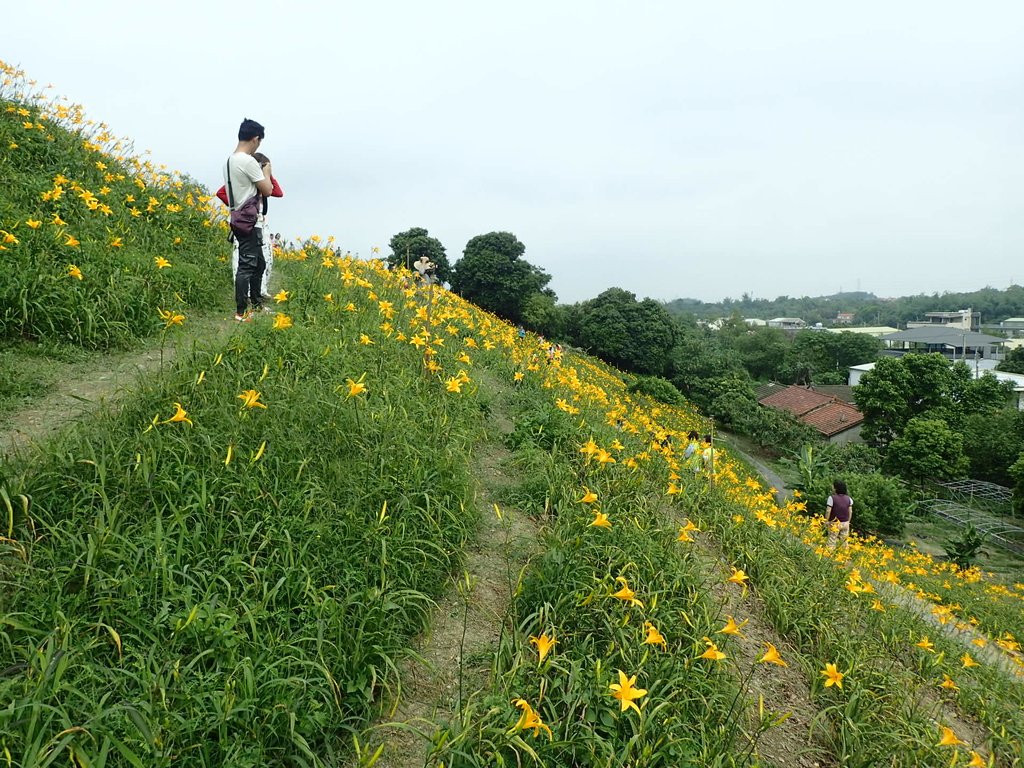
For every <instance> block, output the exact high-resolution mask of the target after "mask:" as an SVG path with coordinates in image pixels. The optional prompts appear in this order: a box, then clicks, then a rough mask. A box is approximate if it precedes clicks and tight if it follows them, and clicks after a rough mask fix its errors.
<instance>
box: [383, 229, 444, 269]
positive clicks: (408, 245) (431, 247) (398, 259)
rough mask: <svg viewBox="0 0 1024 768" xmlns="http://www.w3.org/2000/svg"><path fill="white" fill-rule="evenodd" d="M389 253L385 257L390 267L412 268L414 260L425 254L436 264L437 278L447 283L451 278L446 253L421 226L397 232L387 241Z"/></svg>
mask: <svg viewBox="0 0 1024 768" xmlns="http://www.w3.org/2000/svg"><path fill="white" fill-rule="evenodd" d="M388 245H389V246H390V247H391V254H390V255H389V256H388V257H387V262H388V266H389V267H391V268H392V269H396V268H398V267H405V268H406V269H412V265H413V263H414V262H416V261H418V260H419V259H420V257H422V256H426V257H427V258H428V259H429V260H430V261H432V262H434V263H435V264H436V265H437V272H436V274H437V279H438V280H440V281H441V282H442V283H447V282H449V281H450V280H451V278H452V268H451V265H450V264H449V263H448V254H447V253H445V250H444V246H443V245H441V241H440V240H438V239H437V238H436V237H431V236H430V233H429V232H427V230H425V229H424V228H423V227H413V228H412V229H407V230H405V232H399V233H398V234H397V235H395V236H394V237H392V238H391V242H390V243H388Z"/></svg>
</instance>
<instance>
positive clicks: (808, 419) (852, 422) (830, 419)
mask: <svg viewBox="0 0 1024 768" xmlns="http://www.w3.org/2000/svg"><path fill="white" fill-rule="evenodd" d="M800 421H802V422H803V423H804V424H807V425H809V426H812V427H814V428H815V429H816V430H818V431H819V432H821V434H823V435H824V436H825V437H832V435H837V434H839V433H840V432H845V431H846V430H848V429H849V428H850V427H855V426H857V425H858V424H860V423H861V422H863V421H864V414H862V413H861V412H860V411H858V410H857V409H856V408H854V407H853V406H852V405H849V404H847V403H841V402H839V401H838V400H837V401H835V402H832V403H829V404H828V405H823V406H821V408H815V409H814V410H813V411H811V412H810V413H805V414H804V415H803V416H801V417H800Z"/></svg>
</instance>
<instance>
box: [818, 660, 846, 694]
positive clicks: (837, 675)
mask: <svg viewBox="0 0 1024 768" xmlns="http://www.w3.org/2000/svg"><path fill="white" fill-rule="evenodd" d="M821 674H822V676H823V677H824V678H825V687H826V688H829V687H831V686H833V685H834V686H835V687H836V688H842V687H843V678H844V677H846V674H845V673H844V672H840V671H839V670H838V669H836V665H835V664H826V665H825V668H824V669H823V670H821Z"/></svg>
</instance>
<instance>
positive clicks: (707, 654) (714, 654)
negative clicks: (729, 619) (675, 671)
mask: <svg viewBox="0 0 1024 768" xmlns="http://www.w3.org/2000/svg"><path fill="white" fill-rule="evenodd" d="M704 642H705V643H706V644H707V646H708V647H707V650H705V651H704V653H702V654H701V655H700V656H698V657H697V658H698V659H708V660H709V661H722V660H723V659H726V658H728V657H727V656H726V655H725V654H724V653H723V652H722V651H720V650H718V646H717V645H715V644H714V643H713V642H712V641H711V638H708V637H705V638H704Z"/></svg>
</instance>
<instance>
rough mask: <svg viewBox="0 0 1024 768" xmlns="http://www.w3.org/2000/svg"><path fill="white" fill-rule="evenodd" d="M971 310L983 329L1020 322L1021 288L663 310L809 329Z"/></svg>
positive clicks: (693, 302) (681, 303) (745, 301)
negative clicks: (779, 321)
mask: <svg viewBox="0 0 1024 768" xmlns="http://www.w3.org/2000/svg"><path fill="white" fill-rule="evenodd" d="M968 307H970V308H971V309H973V310H975V311H978V312H981V321H982V323H998V322H999V321H1001V320H1005V319H1006V318H1008V317H1019V316H1024V287H1022V286H1019V285H1011V286H1010V287H1009V288H1006V289H1005V290H998V289H996V288H982V289H980V290H977V291H972V292H967V293H951V292H946V293H941V294H939V293H933V294H930V295H929V294H918V295H916V296H900V297H898V298H879V297H878V296H875V294H873V293H869V292H867V291H844V292H842V293H834V294H831V295H829V296H803V297H800V298H794V297H791V296H779V297H778V298H775V299H755V298H753V297H751V296H750V294H743V296H742V297H740V299H738V300H737V299H732V298H727V299H723V300H722V301H719V302H705V301H701V300H700V299H691V298H680V299H674V300H673V301H670V302H667V303H666V304H665V308H666V309H668V311H669V312H672V313H674V314H678V315H690V316H693V317H696V318H699V319H711V318H717V317H728V316H731V315H733V314H739V315H740V316H742V317H758V318H761V319H764V320H767V319H769V318H772V317H799V318H802V319H803V320H804V321H806V322H807V323H809V324H814V323H821V324H822V325H826V326H828V325H834V324H835V321H836V316H837V314H838V313H839V312H845V313H852V314H853V316H854V319H853V322H854V324H856V325H899V324H902V323H905V322H907V321H908V320H915V319H918V318H920V317H922V316H923V315H924V313H925V312H933V311H947V310H948V311H951V310H957V309H966V308H968Z"/></svg>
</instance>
